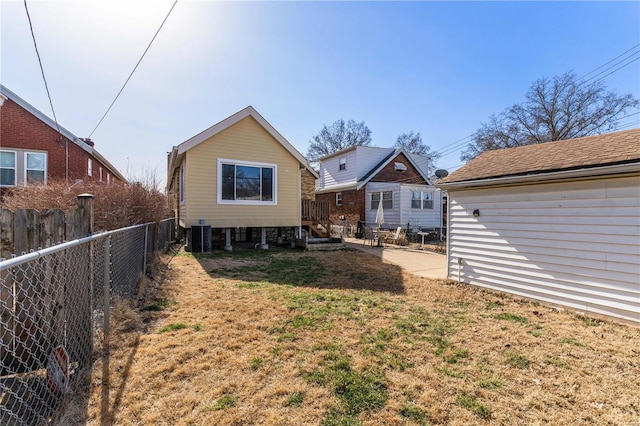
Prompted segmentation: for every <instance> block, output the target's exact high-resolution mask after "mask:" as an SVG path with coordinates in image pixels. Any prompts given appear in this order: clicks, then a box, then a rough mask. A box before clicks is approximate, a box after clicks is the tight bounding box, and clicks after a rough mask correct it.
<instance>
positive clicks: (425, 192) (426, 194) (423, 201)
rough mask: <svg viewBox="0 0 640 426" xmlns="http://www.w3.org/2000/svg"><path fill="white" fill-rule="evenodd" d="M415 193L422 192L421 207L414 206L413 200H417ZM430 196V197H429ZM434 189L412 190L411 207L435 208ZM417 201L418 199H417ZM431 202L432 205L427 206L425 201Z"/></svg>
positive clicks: (416, 208) (418, 208)
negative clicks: (414, 196)
mask: <svg viewBox="0 0 640 426" xmlns="http://www.w3.org/2000/svg"><path fill="white" fill-rule="evenodd" d="M413 194H420V199H419V201H420V207H414V206H413V201H414V200H415V199H414V198H413ZM426 196H428V199H427V197H426ZM433 198H434V197H433V191H411V208H412V209H414V210H433V204H434V203H433ZM415 201H417V200H415ZM428 201H430V202H431V207H425V206H424V205H425V202H428Z"/></svg>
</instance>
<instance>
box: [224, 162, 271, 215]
mask: <svg viewBox="0 0 640 426" xmlns="http://www.w3.org/2000/svg"><path fill="white" fill-rule="evenodd" d="M223 164H229V165H234V166H248V167H264V168H271V169H273V177H272V179H273V193H272V197H271V198H272V201H262V200H223V199H222V165H223ZM217 175H218V176H217V177H218V188H217V201H218V204H235V205H254V206H275V205H277V204H278V165H277V164H273V163H257V162H254V161H243V160H232V159H228V158H218V168H217ZM260 192H261V193H262V191H260Z"/></svg>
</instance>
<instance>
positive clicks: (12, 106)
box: [0, 85, 126, 184]
mask: <svg viewBox="0 0 640 426" xmlns="http://www.w3.org/2000/svg"><path fill="white" fill-rule="evenodd" d="M0 94H2V98H3V100H4V101H3V102H2V105H1V106H0V116H1V118H0V122H1V134H0V138H1V140H2V144H1V145H2V148H3V149H15V150H16V152H17V153H18V154H20V155H18V157H21V156H23V155H24V153H26V152H37V153H46V171H47V179H65V178H67V177H68V178H69V179H72V180H76V179H82V180H90V181H99V180H100V173H99V172H100V169H102V170H103V176H102V177H103V179H102V180H103V181H104V182H106V181H107V176H109V177H110V180H111V179H117V180H120V181H123V182H126V179H125V177H124V176H123V175H122V174H121V173H120V172H119V171H118V170H117V169H116V168H115V167H114V166H113V165H111V164H110V163H109V162H108V161H107V160H106V159H105V158H104V157H103V156H102V155H100V154H99V153H98V152H97V151H96V150H95V149H94V148H93V146H92V145H91V144H88V143H86V142H85V141H83V140H82V139H80V138H78V137H77V136H75V135H74V134H73V133H71V132H69V131H68V130H67V129H65V128H64V127H62V126H56V123H55V122H54V121H53V120H51V119H50V118H49V117H47V116H46V115H45V114H43V113H42V112H40V111H39V110H37V109H36V108H34V107H33V106H32V105H30V104H29V103H28V102H26V101H25V100H24V99H22V98H20V97H19V96H18V95H16V94H15V93H13V92H12V91H10V90H9V89H7V88H6V87H4V86H2V85H0ZM67 154H68V156H67ZM67 157H68V158H67ZM18 160H19V164H20V165H22V166H23V164H22V163H23V162H24V160H23V159H22V158H18ZM89 160H91V162H92V169H93V170H92V176H89V175H88V161H89ZM23 176H24V168H23V169H22V170H21V171H19V173H18V177H19V178H23ZM21 183H22V182H21V181H20V180H19V181H18V184H21Z"/></svg>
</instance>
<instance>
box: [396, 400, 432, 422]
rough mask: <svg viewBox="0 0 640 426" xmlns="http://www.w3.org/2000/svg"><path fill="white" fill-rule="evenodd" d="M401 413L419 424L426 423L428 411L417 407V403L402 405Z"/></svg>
mask: <svg viewBox="0 0 640 426" xmlns="http://www.w3.org/2000/svg"><path fill="white" fill-rule="evenodd" d="M400 415H401V416H402V417H404V418H405V419H410V420H413V421H414V422H416V423H418V424H421V425H422V424H425V421H426V420H427V413H425V412H424V411H422V410H421V409H419V408H418V407H416V406H415V405H407V404H405V405H403V406H402V407H400Z"/></svg>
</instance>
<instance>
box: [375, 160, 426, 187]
mask: <svg viewBox="0 0 640 426" xmlns="http://www.w3.org/2000/svg"><path fill="white" fill-rule="evenodd" d="M394 163H402V164H404V165H405V166H407V170H405V171H403V172H397V171H396V170H395V164H394ZM371 182H402V183H415V184H421V185H425V184H426V183H427V182H426V181H425V180H424V179H423V178H422V176H420V173H419V172H418V170H416V168H415V167H413V165H412V164H411V163H410V162H409V159H408V158H407V157H405V155H404V154H400V155H398V156H397V157H396V158H394V159H393V161H391V162H390V163H389V164H387V165H386V166H385V167H384V168H383V169H382V170H380V171H379V172H378V174H376V175H375V176H374V177H373V178H372V179H371Z"/></svg>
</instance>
